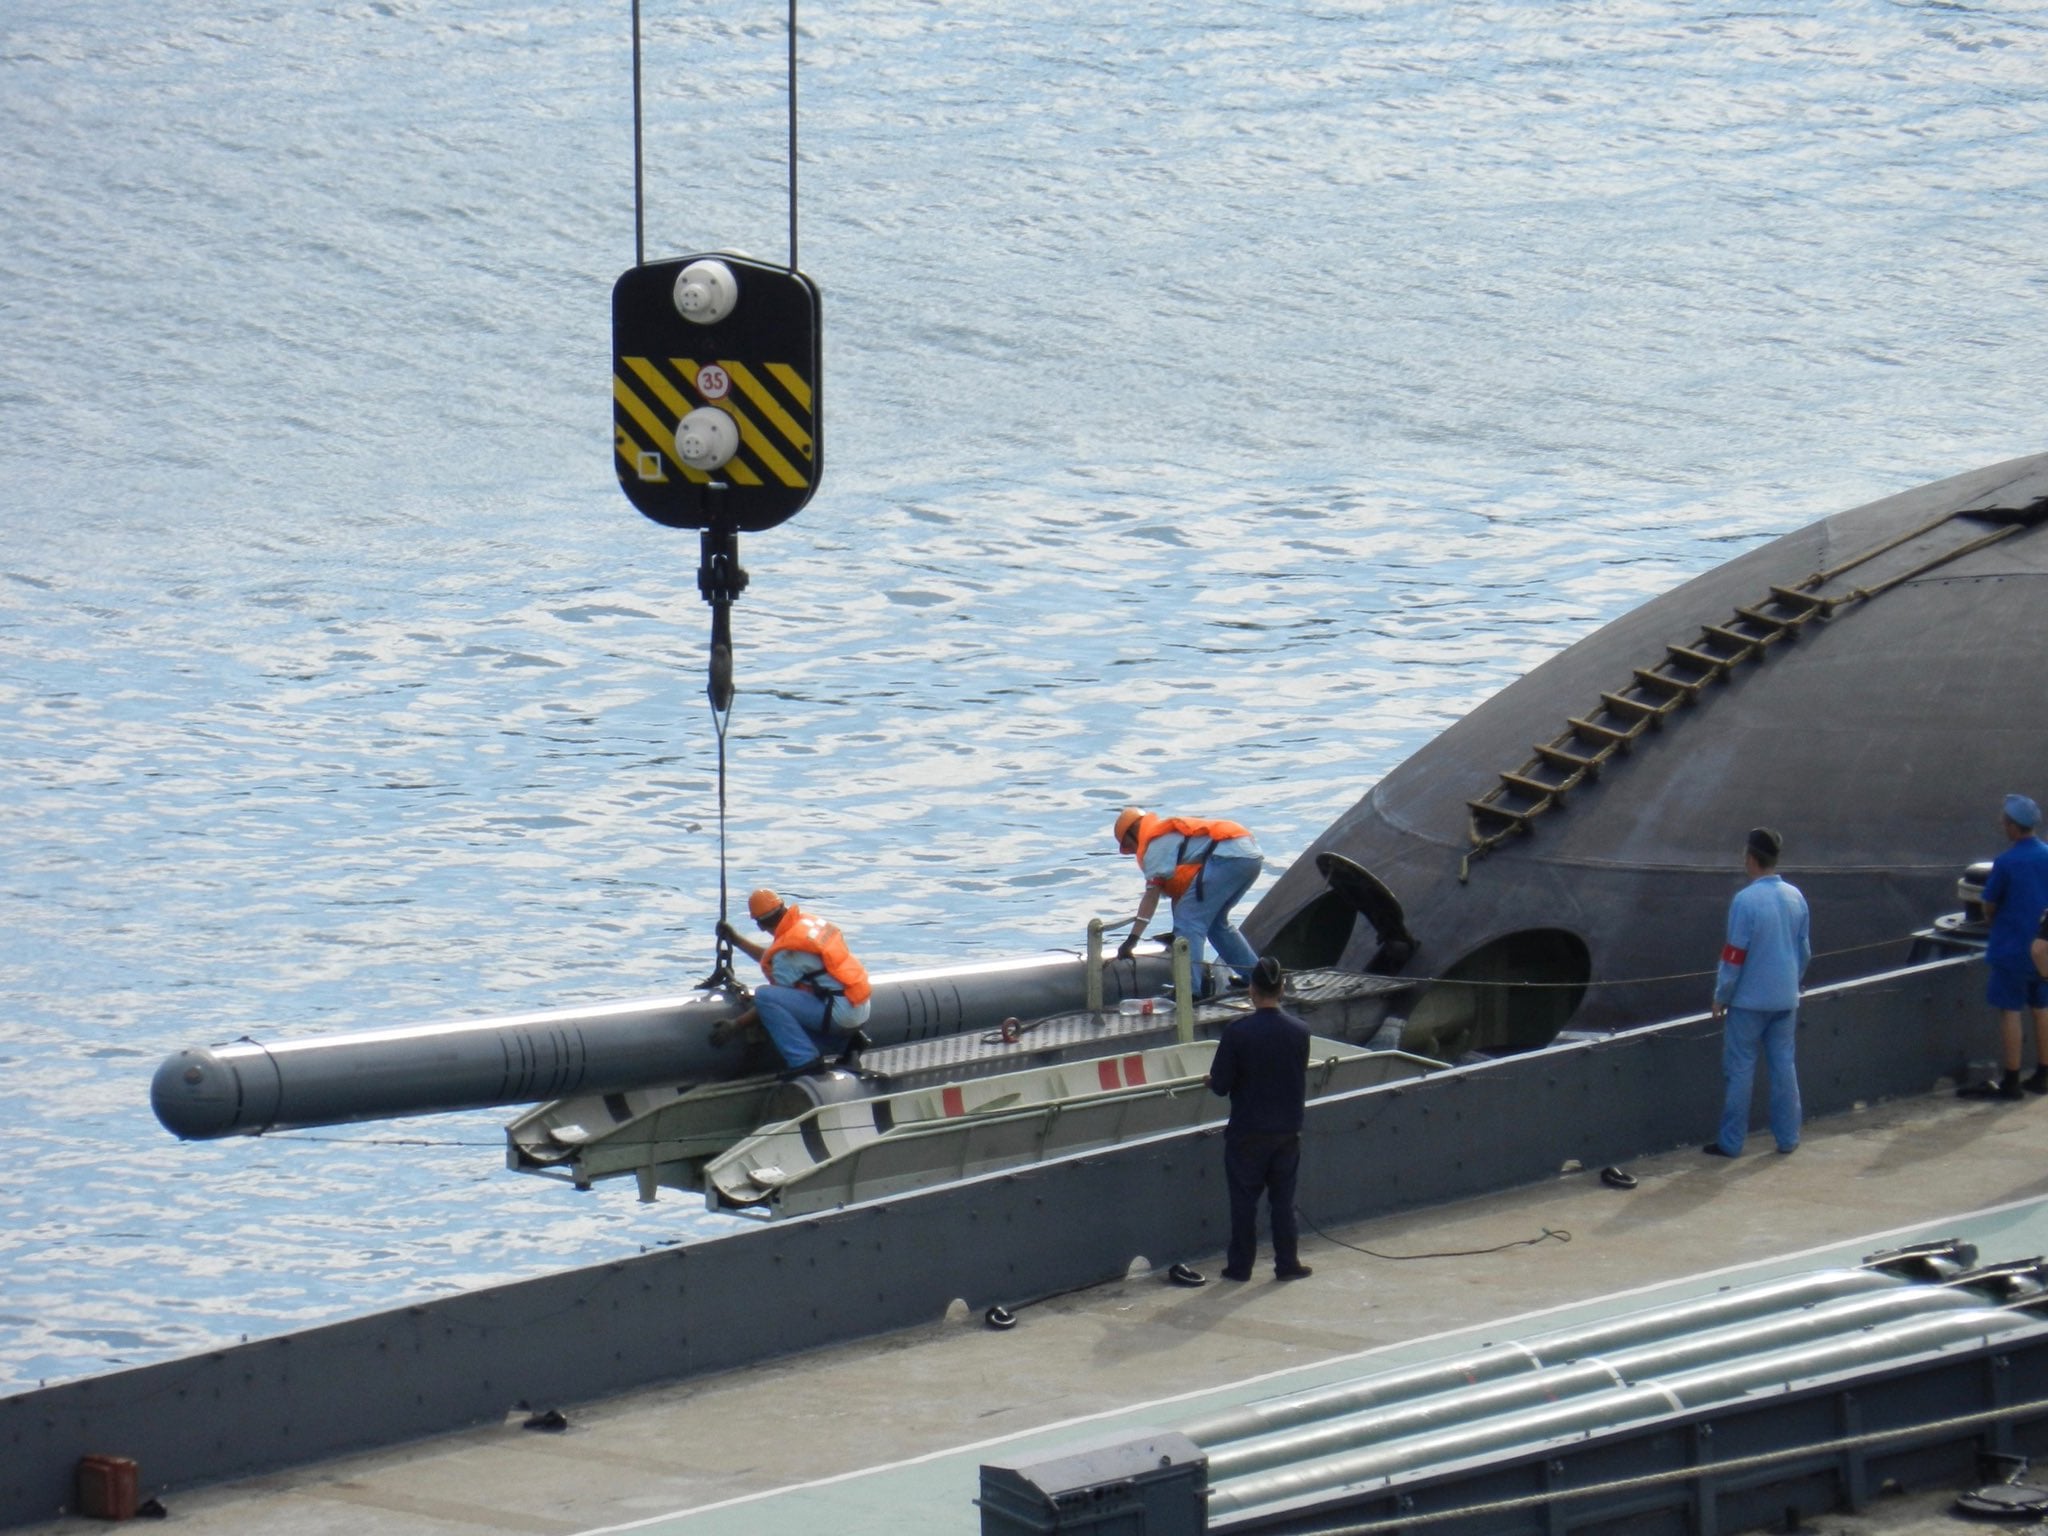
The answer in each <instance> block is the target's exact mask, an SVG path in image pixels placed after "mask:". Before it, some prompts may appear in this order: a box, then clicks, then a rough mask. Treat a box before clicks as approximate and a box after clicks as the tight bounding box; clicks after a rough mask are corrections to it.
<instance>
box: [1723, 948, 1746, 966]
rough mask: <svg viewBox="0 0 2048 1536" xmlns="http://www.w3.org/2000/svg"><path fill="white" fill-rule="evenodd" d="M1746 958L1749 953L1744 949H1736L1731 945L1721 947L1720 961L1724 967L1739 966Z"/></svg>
mask: <svg viewBox="0 0 2048 1536" xmlns="http://www.w3.org/2000/svg"><path fill="white" fill-rule="evenodd" d="M1748 958H1749V951H1748V950H1746V949H1737V948H1736V947H1735V946H1734V945H1733V944H1723V945H1722V946H1721V960H1722V963H1723V964H1725V965H1740V964H1742V962H1743V961H1745V960H1747V959H1748Z"/></svg>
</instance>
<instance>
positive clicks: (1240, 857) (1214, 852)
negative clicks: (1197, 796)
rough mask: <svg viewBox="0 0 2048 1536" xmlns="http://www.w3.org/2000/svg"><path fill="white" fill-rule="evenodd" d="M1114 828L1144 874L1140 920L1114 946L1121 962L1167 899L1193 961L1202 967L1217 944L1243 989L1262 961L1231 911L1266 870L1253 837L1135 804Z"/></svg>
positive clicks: (1233, 826)
mask: <svg viewBox="0 0 2048 1536" xmlns="http://www.w3.org/2000/svg"><path fill="white" fill-rule="evenodd" d="M1112 830H1114V832H1115V833H1116V845H1117V847H1118V848H1119V849H1120V850H1122V851H1123V852H1125V853H1127V854H1129V855H1130V856H1131V857H1132V858H1134V859H1136V860H1137V861H1138V870H1139V872H1140V873H1141V874H1143V875H1144V877H1145V894H1144V895H1143V896H1141V897H1140V898H1139V899H1138V916H1137V921H1135V922H1134V923H1132V924H1131V931H1130V933H1129V935H1128V936H1126V937H1125V939H1124V941H1123V943H1121V944H1119V945H1118V946H1117V950H1116V957H1117V959H1119V960H1128V959H1129V958H1130V957H1131V953H1132V951H1134V950H1135V949H1136V948H1137V947H1138V939H1139V937H1140V936H1141V935H1142V934H1143V933H1144V932H1145V925H1146V924H1147V923H1149V922H1151V921H1152V914H1153V912H1155V911H1156V910H1158V907H1159V898H1160V897H1161V896H1165V897H1166V898H1167V900H1169V901H1170V902H1172V903H1173V931H1174V932H1175V933H1176V934H1178V935H1180V936H1181V937H1182V938H1184V939H1186V940H1187V941H1188V949H1189V951H1190V952H1191V953H1192V954H1193V957H1194V961H1195V964H1197V965H1200V964H1202V963H1203V960H1204V958H1205V956H1206V953H1207V951H1206V949H1205V948H1204V946H1205V944H1206V945H1213V946H1215V949H1216V954H1217V957H1218V958H1219V959H1221V960H1222V961H1223V963H1224V964H1226V965H1228V966H1229V967H1230V969H1231V972H1232V973H1233V974H1234V975H1235V976H1236V977H1237V980H1238V983H1239V985H1243V984H1244V983H1245V982H1247V981H1249V980H1250V978H1251V974H1252V967H1253V966H1255V965H1257V964H1258V963H1259V957H1258V955H1257V954H1255V953H1254V952H1253V950H1252V947H1251V945H1249V944H1247V943H1246V942H1245V939H1244V935H1243V934H1241V933H1239V932H1238V931H1237V929H1235V928H1234V927H1232V926H1231V922H1230V909H1231V908H1232V907H1234V906H1236V905H1237V903H1238V901H1239V900H1240V899H1241V898H1242V897H1243V896H1244V893H1245V892H1246V891H1248V890H1250V889H1251V888H1252V882H1253V881H1255V880H1257V879H1258V878H1259V871H1260V869H1262V868H1263V867H1264V866H1265V855H1264V854H1262V853H1260V852H1259V844H1258V840H1257V839H1256V838H1254V837H1253V836H1252V834H1251V832H1250V831H1249V830H1248V829H1247V828H1244V827H1241V826H1239V825H1238V824H1237V823H1236V822H1234V821H1224V820H1222V819H1221V818H1220V817H1212V816H1154V815H1152V814H1151V813H1150V812H1147V811H1143V810H1140V809H1139V808H1138V807H1137V806H1135V805H1127V806H1125V807H1124V808H1123V809H1122V810H1121V811H1118V812H1117V815H1116V822H1115V825H1114V827H1113V829H1112Z"/></svg>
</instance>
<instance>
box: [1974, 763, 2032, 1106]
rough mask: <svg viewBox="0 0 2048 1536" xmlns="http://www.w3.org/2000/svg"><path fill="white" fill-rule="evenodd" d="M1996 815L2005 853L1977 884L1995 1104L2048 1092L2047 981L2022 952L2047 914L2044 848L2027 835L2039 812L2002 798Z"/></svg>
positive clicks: (2020, 799) (2020, 800) (2025, 802)
mask: <svg viewBox="0 0 2048 1536" xmlns="http://www.w3.org/2000/svg"><path fill="white" fill-rule="evenodd" d="M2003 812H2004V814H2003V815H2002V816H2001V817H2000V818H1999V825H2000V826H2001V827H2002V828H2003V829H2004V832H2005V836H2006V841H2007V842H2008V843H2009V844H2010V846H2009V847H2007V849H2006V850H2005V852H2003V853H2001V854H2000V855H1999V856H1998V857H1997V858H1995V859H1993V860H1992V861H1991V874H1990V876H1989V877H1988V878H1987V879H1986V880H1985V881H1984V915H1985V916H1986V917H1987V918H1989V919H1990V922H1991V931H1990V934H1989V936H1988V937H1987V938H1986V940H1985V942H1984V959H1985V961H1986V963H1987V964H1988V965H1989V966H1990V975H1989V977H1988V978H1987V979H1986V981H1985V983H1984V1001H1985V1002H1987V1003H1989V1004H1990V1005H1991V1006H1992V1007H1993V1008H1996V1009H1997V1010H1998V1027H1999V1047H2000V1049H2001V1051H2002V1052H2003V1056H2004V1061H2003V1065H2004V1067H2005V1076H2004V1077H2003V1078H2002V1079H2001V1080H2000V1082H1999V1084H1998V1090H1997V1093H1998V1097H1999V1098H2002V1099H2016V1098H2018V1097H2020V1094H2021V1091H2022V1087H2023V1086H2024V1088H2025V1090H2026V1091H2028V1092H2031V1093H2048V981H2044V980H2043V979H2042V977H2041V975H2040V973H2039V972H2038V971H2036V970H2035V968H2034V960H2033V956H2032V955H2031V954H2030V953H2029V951H2030V949H2031V948H2032V945H2033V939H2034V934H2035V931H2036V930H2037V929H2038V928H2039V926H2040V923H2041V914H2042V913H2043V912H2044V911H2048V843H2044V842H2042V841H2041V839H2040V837H2039V836H2038V835H2037V834H2036V832H2035V828H2037V827H2038V826H2040V824H2041V808H2040V806H2038V805H2036V804H2035V803H2034V802H2033V801H2032V800H2029V799H2028V798H2027V797H2026V796H2025V795H2007V796H2006V797H2005V805H2004V807H2003ZM2023 1011H2031V1012H2032V1013H2033V1015H2034V1056H2035V1064H2034V1073H2033V1076H2031V1077H2029V1078H2028V1079H2027V1080H2026V1082H2025V1084H2024V1085H2022V1083H2021V1081H2020V1063H2021V1061H2022V1060H2023V1059H2024V1055H2023V1047H2024V1040H2023V1038H2022V1027H2021V1022H2020V1014H2021V1013H2022V1012H2023Z"/></svg>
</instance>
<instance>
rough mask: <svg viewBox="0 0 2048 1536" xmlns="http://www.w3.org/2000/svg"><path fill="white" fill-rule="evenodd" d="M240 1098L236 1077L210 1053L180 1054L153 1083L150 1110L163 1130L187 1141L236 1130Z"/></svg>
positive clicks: (169, 1059) (159, 1071) (159, 1070)
mask: <svg viewBox="0 0 2048 1536" xmlns="http://www.w3.org/2000/svg"><path fill="white" fill-rule="evenodd" d="M240 1098H241V1095H240V1093H239V1092H238V1090H237V1088H236V1084H235V1074H234V1073H233V1072H232V1071H231V1070H230V1069H229V1068H228V1067H227V1066H226V1065H224V1064H223V1063H222V1062H221V1060H220V1058H219V1057H217V1056H215V1055H214V1054H213V1052H211V1051H180V1052H178V1053H177V1054H176V1055H175V1056H170V1057H167V1058H166V1059H165V1061H164V1064H163V1065H162V1066H160V1067H158V1068H157V1069H156V1076H155V1077H154V1078H152V1079H150V1084H149V1107H150V1108H151V1109H153V1110H155V1111H156V1117H157V1119H158V1120H159V1121H161V1122H162V1124H163V1128H164V1129H165V1130H167V1131H169V1132H170V1133H171V1134H172V1135H173V1136H180V1137H183V1138H184V1139H185V1140H187V1141H199V1140H204V1139H205V1138H207V1137H209V1136H222V1135H225V1134H226V1133H227V1132H229V1131H231V1130H234V1129H235V1110H236V1106H237V1104H238V1103H239V1101H240Z"/></svg>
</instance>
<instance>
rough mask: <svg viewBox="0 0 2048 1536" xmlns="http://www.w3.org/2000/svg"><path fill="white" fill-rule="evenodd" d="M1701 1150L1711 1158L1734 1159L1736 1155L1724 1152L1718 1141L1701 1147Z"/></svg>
mask: <svg viewBox="0 0 2048 1536" xmlns="http://www.w3.org/2000/svg"><path fill="white" fill-rule="evenodd" d="M1700 1150H1701V1151H1702V1152H1704V1153H1706V1154H1707V1156H1709V1157H1733V1156H1734V1155H1735V1154H1734V1153H1733V1152H1729V1151H1725V1150H1723V1148H1722V1146H1721V1143H1719V1142H1718V1141H1710V1142H1708V1143H1707V1144H1706V1145H1705V1146H1704V1147H1701V1148H1700Z"/></svg>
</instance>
